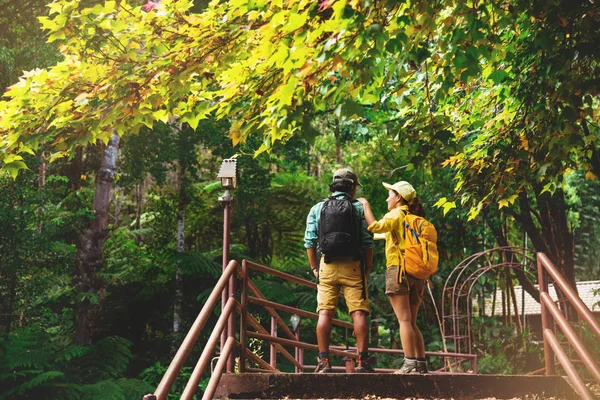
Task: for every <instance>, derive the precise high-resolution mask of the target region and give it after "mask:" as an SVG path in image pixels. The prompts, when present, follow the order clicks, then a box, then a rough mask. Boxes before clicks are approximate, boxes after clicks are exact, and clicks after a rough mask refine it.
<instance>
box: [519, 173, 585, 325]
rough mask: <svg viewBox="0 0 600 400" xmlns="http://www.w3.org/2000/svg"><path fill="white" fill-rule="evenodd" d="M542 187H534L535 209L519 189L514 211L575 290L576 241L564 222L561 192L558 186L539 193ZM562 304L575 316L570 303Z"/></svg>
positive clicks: (560, 293) (535, 241)
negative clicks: (532, 208)
mask: <svg viewBox="0 0 600 400" xmlns="http://www.w3.org/2000/svg"><path fill="white" fill-rule="evenodd" d="M541 191H542V188H541V186H539V185H537V186H536V187H534V192H535V193H536V196H535V199H536V202H537V209H538V213H534V212H533V211H532V210H531V207H530V204H529V199H528V197H527V193H525V192H521V193H520V194H519V205H520V208H521V212H520V214H519V215H517V216H518V219H519V222H520V223H521V226H522V227H523V228H524V229H525V231H526V232H527V234H528V235H529V238H531V242H532V243H533V246H534V247H535V249H536V250H537V251H539V252H542V253H545V254H546V255H547V256H548V258H550V260H552V262H553V263H554V265H555V266H556V268H557V269H558V270H559V271H560V272H561V273H562V274H563V275H564V277H565V279H566V280H567V282H569V284H570V285H571V287H572V288H573V289H574V290H575V291H576V292H577V285H576V283H575V282H576V280H575V244H574V240H573V234H572V233H571V232H570V231H569V227H568V224H567V211H566V204H565V197H564V192H563V191H562V190H561V189H558V190H556V192H554V194H550V193H544V194H541ZM532 214H533V215H534V216H535V217H536V219H537V222H538V223H537V225H536V224H535V223H534V220H533V218H532ZM538 226H539V228H538ZM557 295H558V298H559V300H565V296H564V294H563V293H562V292H561V291H560V290H557ZM536 300H538V299H536ZM538 301H539V300H538ZM561 304H566V303H561ZM561 308H562V309H563V310H565V311H566V312H567V313H568V314H571V315H570V316H571V317H573V318H574V317H575V313H573V312H570V311H569V308H570V307H561Z"/></svg>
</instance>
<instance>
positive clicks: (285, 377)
mask: <svg viewBox="0 0 600 400" xmlns="http://www.w3.org/2000/svg"><path fill="white" fill-rule="evenodd" d="M537 262H538V272H539V282H540V292H541V296H540V297H541V299H542V303H541V305H542V317H543V318H542V322H543V331H544V332H543V333H544V354H545V368H544V369H542V370H540V371H538V372H545V373H546V376H534V375H526V376H522V375H519V376H507V375H479V374H477V373H476V372H477V357H476V355H475V354H472V353H471V352H468V353H467V352H460V351H458V352H457V353H448V352H427V353H426V355H427V356H428V357H429V356H435V357H440V358H441V359H442V360H443V363H442V365H444V367H443V368H441V369H440V370H438V371H432V372H431V373H429V374H426V375H394V374H391V373H389V372H391V371H393V370H385V369H376V371H377V373H374V374H355V373H351V371H354V368H353V367H354V361H353V360H354V359H355V358H357V354H356V349H354V348H351V347H349V344H348V337H349V332H351V329H352V325H351V324H349V323H348V322H345V321H341V320H337V319H333V321H332V324H333V325H335V326H339V327H340V328H343V329H345V331H346V334H345V337H346V346H345V347H343V346H330V354H332V355H333V356H336V357H343V360H344V361H345V363H346V366H345V367H334V371H340V370H341V371H346V372H347V373H332V374H313V373H303V372H311V371H312V370H313V369H314V365H307V364H306V363H305V362H304V351H305V350H306V351H317V350H318V348H317V345H315V344H312V343H307V342H304V341H302V340H301V338H300V330H299V329H297V328H298V325H296V326H294V325H293V322H292V329H293V330H294V331H292V330H291V329H290V328H289V327H288V325H287V324H286V322H285V321H284V320H283V318H282V317H281V316H280V315H279V312H285V313H287V314H292V315H293V316H295V317H296V318H298V319H299V317H302V318H313V319H316V318H317V317H318V316H317V314H315V313H313V312H309V311H305V310H301V309H298V308H296V307H291V306H288V305H283V304H278V303H276V302H273V301H269V300H267V299H266V298H265V296H264V295H263V294H262V293H261V292H260V290H259V289H258V288H257V287H256V285H255V284H254V283H253V282H252V280H251V279H250V278H249V270H250V269H252V270H254V271H257V272H262V273H267V274H271V275H273V276H276V277H279V278H281V279H284V280H287V281H290V282H293V283H296V284H300V285H304V286H307V287H310V288H313V289H316V284H315V283H313V282H309V281H306V280H304V279H301V278H299V277H296V276H293V275H289V274H286V273H284V272H281V271H276V270H273V269H271V268H269V267H266V266H262V265H259V264H256V263H253V262H250V261H247V260H244V261H243V262H242V265H241V268H240V266H239V265H238V263H237V262H236V261H230V262H229V263H228V264H227V265H226V267H225V268H224V271H223V275H222V276H221V278H220V279H219V281H218V282H217V284H216V285H215V287H214V289H213V292H212V293H211V295H210V296H209V298H208V300H207V301H206V302H205V305H204V307H203V309H202V311H201V312H200V313H199V314H198V317H197V318H196V321H195V322H194V324H193V325H192V328H191V329H190V331H189V332H188V334H187V335H186V337H185V339H184V341H183V343H182V345H181V347H180V348H179V350H178V351H177V354H176V355H175V357H174V358H173V361H172V362H171V365H169V368H168V369H167V372H166V373H165V375H164V376H163V379H162V380H161V382H160V384H159V385H158V387H157V388H156V390H155V391H154V393H152V394H148V395H146V396H144V400H166V399H167V398H170V397H169V391H170V389H171V386H172V385H173V383H174V382H175V379H176V377H177V375H178V374H179V372H180V370H181V368H182V366H183V365H184V363H185V361H186V359H187V358H188V356H189V355H190V353H191V351H192V349H193V346H194V345H195V343H196V342H197V340H198V337H199V335H200V332H201V331H202V329H203V328H204V326H205V325H206V323H207V321H208V319H209V316H210V315H211V314H212V313H213V311H214V308H215V306H216V305H217V303H218V300H219V298H222V301H221V303H222V306H221V313H220V316H219V319H218V321H217V322H216V324H215V326H214V328H213V330H212V332H211V334H210V337H209V339H208V341H207V343H206V344H205V346H204V348H203V350H202V354H201V355H200V358H199V359H198V361H197V363H196V366H195V368H194V370H193V372H192V374H191V376H190V378H189V380H188V382H187V384H186V387H185V389H184V391H183V393H182V394H181V396H180V397H179V398H180V399H181V400H192V399H193V398H195V392H196V391H197V389H198V385H199V382H200V380H201V379H202V377H203V375H204V374H205V372H207V371H208V370H209V365H210V366H211V368H210V370H211V371H212V372H211V378H210V381H209V383H208V385H207V387H206V389H205V391H204V393H203V395H202V399H203V400H209V399H212V398H229V399H342V398H348V399H350V398H354V399H371V400H376V399H380V398H387V399H407V398H416V399H450V398H453V399H489V400H491V399H512V400H516V399H528V400H534V399H535V400H537V399H550V398H551V399H554V400H558V399H569V400H570V399H586V400H592V399H594V398H595V397H594V394H593V393H591V392H590V390H589V388H588V387H587V386H586V384H585V381H584V377H585V376H581V372H582V371H583V370H587V374H588V375H587V376H590V377H591V378H592V379H591V381H595V382H597V383H599V384H600V368H599V367H598V365H597V362H596V360H594V358H593V356H592V355H591V353H589V352H588V351H587V350H586V349H585V346H584V345H583V342H582V341H581V339H580V338H579V337H578V335H577V334H576V332H575V331H574V329H573V328H572V327H571V325H570V321H569V319H568V318H566V317H565V316H564V315H562V310H561V309H559V307H558V306H557V305H556V304H555V303H554V301H553V300H552V299H551V298H550V296H549V295H548V293H547V287H548V280H549V279H552V280H553V281H554V284H555V285H558V286H559V287H560V288H561V290H562V291H563V292H564V294H565V296H566V297H567V298H568V299H569V302H570V305H571V306H572V307H574V309H575V310H576V311H577V314H578V316H579V318H580V319H581V321H584V322H585V323H586V324H587V325H588V327H589V328H590V329H591V331H592V332H593V334H595V336H596V337H597V338H598V339H600V322H599V321H598V320H596V319H595V317H594V316H593V315H592V313H591V312H590V311H589V309H587V307H586V306H585V304H583V302H582V301H581V299H580V298H579V297H578V296H577V294H576V292H574V291H573V290H572V289H571V288H570V286H569V285H568V283H567V282H566V281H565V280H564V278H563V277H562V276H561V275H560V273H559V272H558V270H557V269H556V267H554V265H553V264H552V263H551V262H550V260H548V258H547V257H546V256H545V255H543V254H541V253H538V257H537ZM236 277H239V278H240V281H241V288H240V289H241V290H240V292H241V293H238V290H236V286H237V279H236ZM249 292H252V294H253V296H250V295H249ZM237 295H239V299H240V301H239V302H238V301H237ZM249 304H252V305H253V306H254V307H257V306H260V307H263V308H264V310H265V311H266V312H268V313H269V314H270V316H271V321H270V322H271V326H270V332H269V331H268V330H267V328H265V327H264V326H262V324H261V323H260V322H259V321H257V320H255V319H254V317H253V316H252V313H250V312H249V311H248V306H249ZM236 315H238V316H239V318H240V326H239V328H240V329H239V335H236V333H238V331H237V329H236V322H235V319H236ZM553 321H554V325H553V324H552V322H553ZM557 327H558V328H560V330H561V331H562V335H561V336H557V334H556V328H557ZM248 328H251V329H252V330H250V329H248ZM278 329H280V331H279V334H278ZM282 336H287V338H285V337H282ZM238 337H239V341H238V340H237V338H238ZM559 337H560V338H563V337H564V339H566V340H563V341H562V342H561V341H559V340H558V338H559ZM249 338H254V339H258V340H261V341H267V342H269V343H270V352H269V361H268V362H267V361H266V360H263V359H262V358H259V357H258V356H257V355H256V354H254V353H253V352H252V351H251V350H250V349H249V348H248V342H249V340H248V339H249ZM219 339H220V341H221V345H220V354H219V357H214V358H213V355H214V352H215V348H216V347H217V344H218V341H219ZM565 344H567V345H568V346H567V347H565ZM286 348H290V349H293V350H292V353H293V354H292V353H290V352H289V351H288V350H287V349H286ZM369 352H370V353H388V354H398V355H399V354H401V353H402V351H401V350H397V349H381V348H369ZM278 355H280V356H282V357H284V358H286V359H287V361H289V363H291V365H293V366H294V369H295V372H296V373H294V374H284V373H281V372H280V371H279V370H278V369H277V365H278V361H277V358H278ZM575 355H578V356H579V358H578V359H575V360H574V359H573V356H575ZM217 359H218V362H217V363H216V365H213V364H212V362H211V360H217ZM574 361H575V362H577V363H578V364H577V365H574V364H573V362H574ZM236 365H237V367H236ZM457 365H462V366H463V368H462V370H463V371H464V370H472V371H474V372H475V373H474V374H473V373H471V374H463V373H453V372H452V370H453V369H454V370H457V368H454V366H457ZM465 366H466V367H465ZM557 367H558V368H557ZM236 370H237V372H239V373H234V372H235V371H236ZM458 370H460V369H458ZM563 372H564V373H566V375H568V381H567V380H566V379H565V378H563V377H562V376H560V375H557V374H561V373H563ZM588 379H589V378H588Z"/></svg>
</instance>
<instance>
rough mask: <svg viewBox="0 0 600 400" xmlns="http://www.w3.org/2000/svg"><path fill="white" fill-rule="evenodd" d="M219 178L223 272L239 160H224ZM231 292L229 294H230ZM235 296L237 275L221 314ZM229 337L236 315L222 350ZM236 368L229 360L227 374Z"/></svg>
mask: <svg viewBox="0 0 600 400" xmlns="http://www.w3.org/2000/svg"><path fill="white" fill-rule="evenodd" d="M217 178H219V179H220V180H221V187H222V188H223V189H225V193H223V195H222V196H221V197H219V204H221V207H223V271H225V268H227V264H228V263H229V236H230V235H229V233H230V228H229V225H230V223H229V216H230V214H231V206H232V205H233V203H234V199H233V196H232V194H231V190H234V189H235V188H236V187H237V181H238V177H237V160H236V159H235V158H228V159H225V160H223V163H222V164H221V168H220V169H219V174H218V175H217ZM228 292H229V293H228ZM231 296H235V275H232V276H231V279H230V280H229V287H228V288H225V289H224V290H223V294H222V295H221V312H223V308H224V307H225V303H227V298H228V297H231ZM227 336H235V313H231V315H230V316H229V320H228V322H227V330H223V333H222V334H221V350H222V349H223V348H224V346H225V340H226V339H227ZM234 367H235V359H234V357H233V356H230V357H229V360H227V372H233V370H234Z"/></svg>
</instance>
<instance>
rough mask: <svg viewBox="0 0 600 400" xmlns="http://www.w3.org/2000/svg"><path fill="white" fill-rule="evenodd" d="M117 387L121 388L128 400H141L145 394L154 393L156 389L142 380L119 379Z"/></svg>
mask: <svg viewBox="0 0 600 400" xmlns="http://www.w3.org/2000/svg"><path fill="white" fill-rule="evenodd" d="M116 383H117V385H119V387H120V388H121V391H122V392H123V396H125V398H126V399H141V398H142V397H144V395H145V394H148V393H153V392H154V389H155V388H154V387H153V386H152V385H150V384H149V383H148V382H144V381H142V380H140V379H126V378H121V379H117V381H116Z"/></svg>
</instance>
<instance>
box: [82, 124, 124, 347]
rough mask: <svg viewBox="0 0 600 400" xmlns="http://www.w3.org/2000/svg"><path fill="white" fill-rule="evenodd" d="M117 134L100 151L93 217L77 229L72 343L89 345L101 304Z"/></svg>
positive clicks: (98, 318) (97, 323) (118, 138)
mask: <svg viewBox="0 0 600 400" xmlns="http://www.w3.org/2000/svg"><path fill="white" fill-rule="evenodd" d="M119 142H120V137H119V136H118V135H117V134H113V135H112V136H111V138H110V140H109V142H108V146H106V149H105V151H104V157H103V158H102V163H101V165H100V169H99V170H98V173H97V174H96V189H95V192H94V202H93V206H92V207H93V212H94V215H95V218H94V219H93V220H92V221H91V222H90V223H89V225H88V226H87V227H85V228H84V229H82V230H81V231H79V232H78V235H77V255H76V258H75V274H74V276H73V283H74V285H75V287H76V288H77V293H78V294H79V295H80V296H81V297H80V299H79V301H80V302H79V305H78V307H77V320H76V322H75V343H77V344H91V343H92V340H93V337H94V333H95V332H96V330H97V328H98V327H99V325H100V317H101V311H102V304H103V302H104V297H105V295H106V286H105V283H104V281H102V279H100V278H98V272H99V271H100V270H101V268H102V264H103V262H104V244H105V242H106V237H107V234H108V230H107V229H106V225H107V218H108V211H109V205H110V191H111V187H112V183H113V180H114V177H115V174H116V163H117V153H118V150H119Z"/></svg>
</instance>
